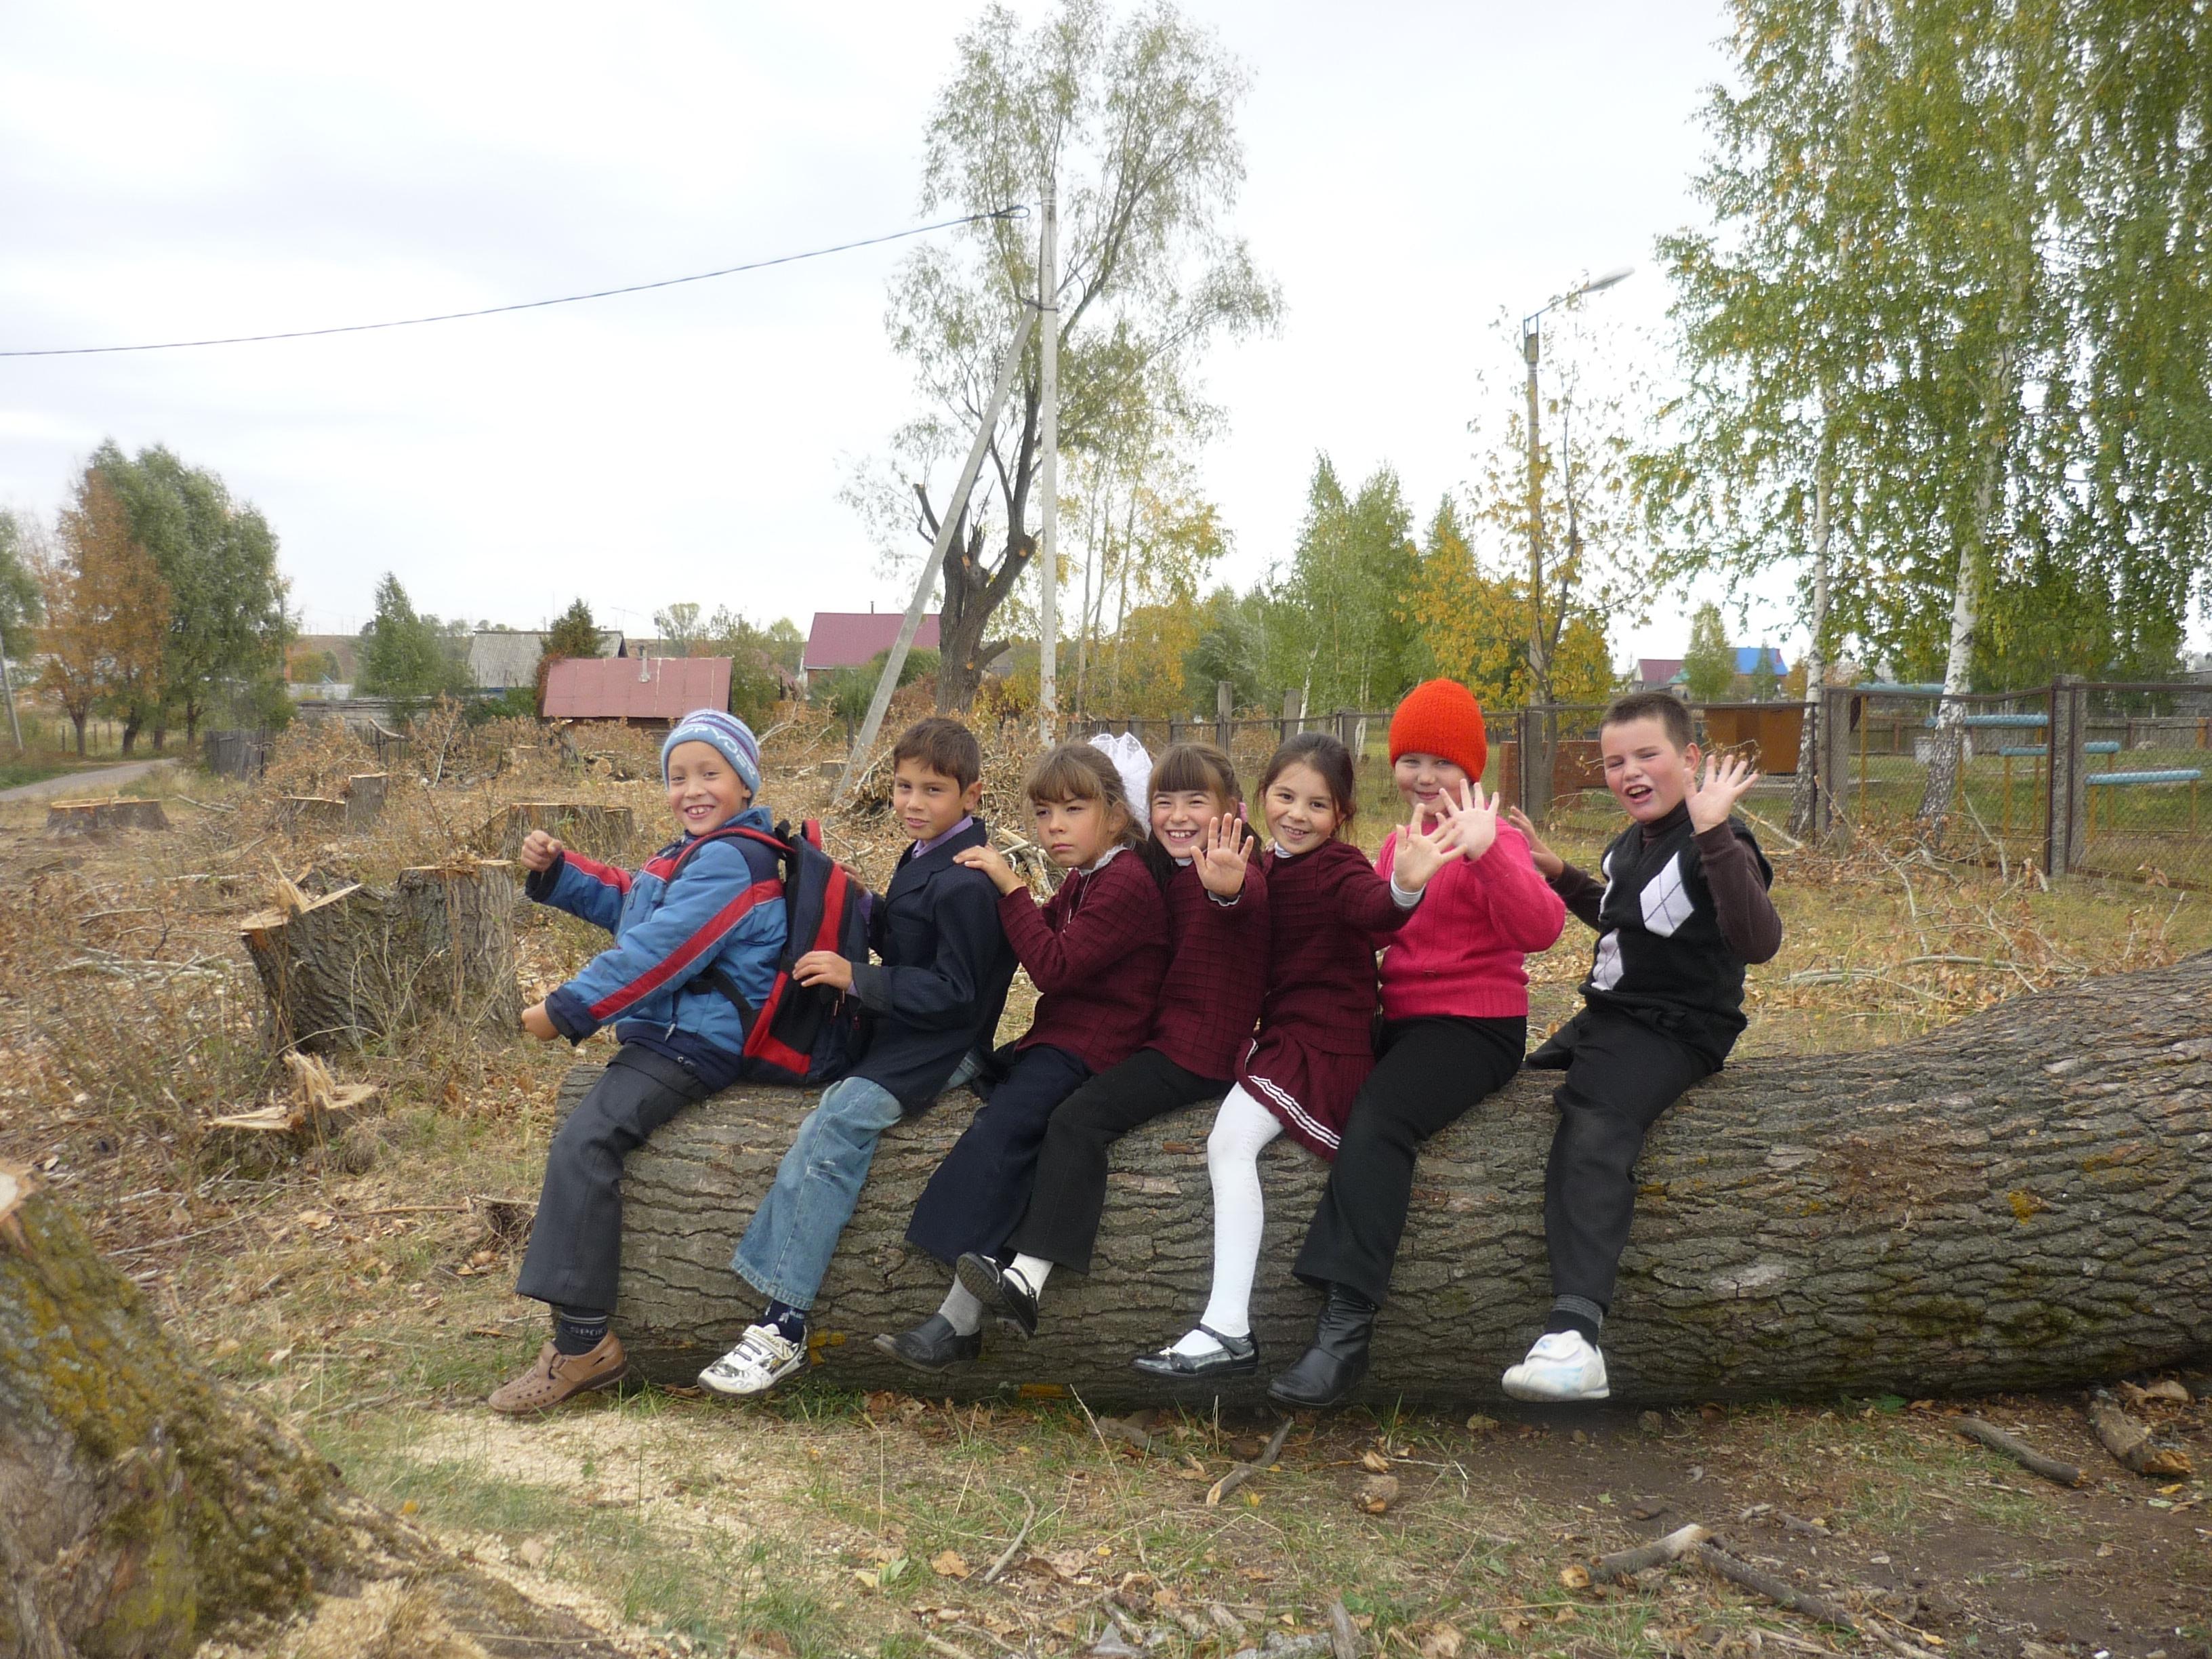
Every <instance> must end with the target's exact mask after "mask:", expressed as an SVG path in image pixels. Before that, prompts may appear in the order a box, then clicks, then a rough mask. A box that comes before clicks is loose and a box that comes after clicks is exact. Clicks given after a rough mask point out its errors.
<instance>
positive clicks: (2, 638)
mask: <svg viewBox="0 0 2212 1659" xmlns="http://www.w3.org/2000/svg"><path fill="white" fill-rule="evenodd" d="M0 698H5V699H6V701H7V704H8V730H9V732H13V733H14V734H15V752H16V753H17V754H19V755H20V754H21V753H22V752H23V724H22V722H21V720H17V719H16V718H15V682H14V681H12V680H10V679H9V678H8V636H7V635H4V634H0Z"/></svg>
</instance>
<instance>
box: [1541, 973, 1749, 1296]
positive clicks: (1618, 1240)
mask: <svg viewBox="0 0 2212 1659" xmlns="http://www.w3.org/2000/svg"><path fill="white" fill-rule="evenodd" d="M1528 1064H1529V1065H1530V1066H1534V1067H1535V1068H1537V1069H1538V1070H1541V1071H1558V1070H1564V1071H1565V1073H1566V1074H1567V1076H1566V1081H1565V1082H1564V1083H1562V1084H1560V1085H1559V1088H1558V1089H1557V1090H1556V1091H1554V1092H1553V1096H1552V1103H1553V1104H1554V1105H1555V1106H1557V1107H1558V1108H1559V1128H1558V1129H1557V1130H1556V1131H1555V1132H1554V1133H1553V1136H1552V1155H1551V1157H1550V1158H1549V1159H1548V1160H1547V1162H1546V1163H1545V1165H1544V1247H1545V1249H1546V1250H1547V1251H1548V1252H1549V1253H1550V1255H1551V1258H1552V1293H1553V1295H1554V1296H1575V1297H1584V1298H1586V1299H1588V1300H1589V1301H1591V1302H1595V1304H1597V1305H1598V1306H1599V1307H1601V1308H1607V1309H1610V1308H1611V1307H1612V1306H1613V1281H1614V1279H1616V1278H1617V1277H1618V1276H1619V1273H1620V1252H1621V1250H1622V1249H1623V1248H1624V1247H1625V1246H1626V1244H1627V1243H1628V1224H1629V1222H1630V1221H1631V1220H1632V1218H1634V1215H1635V1212H1636V1175H1635V1171H1636V1159H1637V1155H1638V1153H1640V1152H1643V1150H1644V1136H1645V1135H1646V1134H1648V1133H1650V1128H1651V1126H1652V1125H1653V1124H1655V1123H1656V1122H1657V1121H1659V1115H1660V1114H1661V1113H1662V1112H1664V1111H1665V1110H1666V1109H1668V1107H1669V1106H1672V1105H1673V1104H1674V1103H1675V1102H1676V1101H1678V1100H1680V1098H1681V1097H1682V1096H1683V1094H1684V1093H1685V1092H1686V1091H1687V1090H1688V1089H1689V1087H1690V1085H1692V1084H1693V1083H1695V1082H1697V1081H1698V1079H1700V1078H1703V1077H1706V1076H1709V1075H1711V1073H1713V1072H1715V1071H1717V1070H1718V1069H1719V1067H1718V1066H1716V1065H1715V1064H1714V1063H1713V1061H1712V1060H1711V1059H1710V1058H1708V1057H1707V1056H1706V1055H1705V1054H1700V1053H1699V1052H1698V1050H1696V1049H1694V1048H1691V1047H1690V1046H1689V1044H1687V1043H1686V1042H1678V1041H1676V1040H1675V1039H1674V1038H1673V1037H1670V1036H1668V1035H1667V1034H1666V1033H1665V1032H1663V1031H1661V1030H1657V1029H1656V1027H1653V1026H1650V1025H1647V1024H1644V1022H1643V1021H1642V1020H1640V1019H1636V1018H1632V1017H1631V1016H1629V1015H1627V1014H1621V1013H1614V1012H1608V1011H1605V1010H1601V1009H1595V1008H1585V1009H1583V1012H1580V1013H1579V1014H1577V1015H1576V1016H1575V1017H1574V1018H1572V1019H1571V1020H1569V1021H1568V1022H1567V1023H1566V1024H1565V1025H1562V1026H1561V1027H1560V1028H1559V1030H1558V1031H1556V1032H1554V1033H1553V1036H1552V1037H1551V1039H1550V1040H1549V1041H1548V1042H1546V1043H1545V1044H1544V1046H1543V1047H1542V1048H1539V1049H1537V1050H1536V1052H1535V1053H1534V1054H1531V1055H1529V1056H1528Z"/></svg>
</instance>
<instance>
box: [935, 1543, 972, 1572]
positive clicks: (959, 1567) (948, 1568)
mask: <svg viewBox="0 0 2212 1659" xmlns="http://www.w3.org/2000/svg"><path fill="white" fill-rule="evenodd" d="M929 1570H930V1571H932V1572H933V1573H935V1574H936V1575H937V1576H938V1577H939V1578H965V1577H967V1576H968V1563H967V1561H966V1559H964V1558H963V1557H962V1555H961V1553H960V1552H959V1551H957V1550H939V1552H938V1553H936V1554H934V1555H933V1556H931V1557H930V1558H929Z"/></svg>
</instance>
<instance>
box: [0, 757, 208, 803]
mask: <svg viewBox="0 0 2212 1659" xmlns="http://www.w3.org/2000/svg"><path fill="white" fill-rule="evenodd" d="M175 764H176V759H175V757H173V756H172V757H169V758H167V759H165V760H143V761H125V762H124V763H122V764H121V765H119V766H95V767H94V768H92V769H90V770H89V771H85V772H64V773H63V774H62V775H60V776H59V777H55V778H41V779H40V781H38V782H36V783H23V784H18V785H16V787H15V788H13V789H0V804H4V803H6V802H9V801H23V800H46V799H49V798H50V797H52V796H56V795H75V794H90V795H96V794H100V793H102V792H104V791H106V790H110V789H120V788H121V787H123V786H124V785H125V784H126V783H137V781H139V780H141V779H142V778H145V777H148V776H150V775H152V774H154V773H155V772H158V771H161V770H162V769H165V768H167V767H171V766H174V765H175Z"/></svg>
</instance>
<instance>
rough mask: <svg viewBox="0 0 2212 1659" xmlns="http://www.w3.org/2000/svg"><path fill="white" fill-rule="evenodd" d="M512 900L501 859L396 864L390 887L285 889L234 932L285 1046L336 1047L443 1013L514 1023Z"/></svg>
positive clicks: (490, 1023)
mask: <svg viewBox="0 0 2212 1659" xmlns="http://www.w3.org/2000/svg"><path fill="white" fill-rule="evenodd" d="M331 805H333V806H336V807H337V808H338V810H339V811H340V812H343V811H344V808H343V805H342V804H340V803H338V802H335V801H333V802H332V803H331ZM517 902H518V895H517V893H516V890H515V884H514V878H513V874H512V873H511V872H509V870H508V868H507V866H506V865H505V864H504V863H501V862H499V861H496V860H481V861H478V862H476V863H471V864H462V865H457V866H426V867H424V868H422V869H415V870H403V871H401V872H399V879H398V882H397V883H396V884H394V885H393V887H392V890H391V891H390V892H388V893H380V892H378V891H376V890H374V889H372V888H368V887H364V886H358V885H356V886H352V887H345V888H341V889H340V890H338V891H337V892H335V893H330V894H326V895H325V896H322V897H320V898H317V899H312V900H310V899H307V898H304V897H301V898H299V900H298V902H296V903H295V902H291V896H288V899H287V902H285V903H283V904H282V905H280V906H278V907H277V908H274V909H270V910H264V911H262V912H261V913H260V914H258V915H252V916H249V917H247V918H246V920H245V921H242V922H240V924H239V931H240V933H241V934H242V935H243V937H244V939H245V941H246V953H247V954H248V955H249V956H250V957H252V959H253V967H254V970H255V972H256V973H258V975H260V978H261V987H262V989H263V990H264V992H266V993H267V994H268V997H269V1012H270V1021H271V1023H272V1024H273V1025H274V1027H275V1030H276V1041H277V1042H278V1044H279V1046H289V1047H295V1048H302V1049H306V1050H309V1051H311V1052H329V1051H331V1050H335V1049H340V1048H360V1047H361V1046H362V1044H363V1043H365V1042H368V1041H370V1040H371V1039H372V1038H374V1037H378V1036H384V1035H386V1033H388V1032H392V1031H397V1030H401V1029H403V1028H404V1027H406V1026H408V1025H410V1024H415V1023H416V1022H418V1021H420V1020H422V1019H426V1018H433V1017H438V1016H443V1017H447V1018H456V1019H459V1020H461V1021H463V1022H464V1023H465V1024H471V1025H481V1026H485V1027H492V1028H496V1029H501V1030H505V1029H509V1028H511V1027H513V1024H514V1023H515V1022H516V1021H517V1020H518V1019H520V1018H521V1016H522V999H521V992H520V987H519V986H518V985H517V983H516V981H515V968H514V908H515V905H516V903H517Z"/></svg>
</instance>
